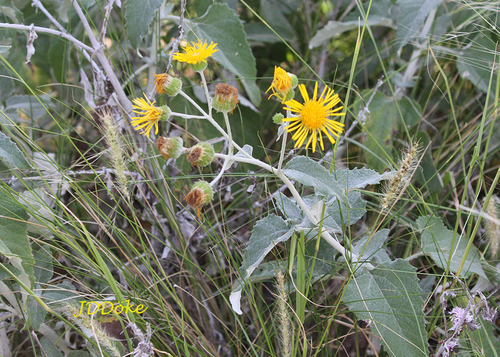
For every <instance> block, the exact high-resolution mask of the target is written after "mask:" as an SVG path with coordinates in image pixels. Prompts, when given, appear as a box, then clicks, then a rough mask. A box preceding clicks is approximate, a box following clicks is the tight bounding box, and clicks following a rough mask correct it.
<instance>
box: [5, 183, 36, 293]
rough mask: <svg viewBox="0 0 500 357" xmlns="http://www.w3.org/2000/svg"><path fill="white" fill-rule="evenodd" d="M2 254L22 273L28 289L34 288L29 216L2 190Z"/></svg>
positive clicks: (22, 279) (22, 278) (33, 261)
mask: <svg viewBox="0 0 500 357" xmlns="http://www.w3.org/2000/svg"><path fill="white" fill-rule="evenodd" d="M0 195H1V197H2V199H1V200H0V243H1V244H0V254H1V255H4V256H5V257H7V258H8V259H9V261H10V263H11V264H12V265H14V267H16V268H17V269H18V270H20V271H22V274H21V275H20V276H19V278H20V279H21V281H22V282H23V283H24V284H26V285H27V286H28V287H30V288H31V287H33V284H34V282H35V274H34V271H33V265H34V263H35V260H34V259H33V253H32V251H31V246H30V242H29V239H28V233H27V223H26V221H27V220H28V214H27V213H26V210H25V209H24V207H23V206H22V205H21V204H20V203H18V202H17V201H14V200H12V199H11V198H10V197H9V194H8V193H7V192H5V191H4V190H0Z"/></svg>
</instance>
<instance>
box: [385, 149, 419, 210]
mask: <svg viewBox="0 0 500 357" xmlns="http://www.w3.org/2000/svg"><path fill="white" fill-rule="evenodd" d="M419 156H420V143H419V142H417V141H415V142H413V143H410V144H409V145H408V147H407V149H406V151H405V153H404V155H403V157H402V158H401V160H400V161H399V164H398V166H399V168H398V170H397V171H393V172H391V173H390V174H388V175H386V177H387V178H388V179H389V180H390V181H389V182H388V183H387V184H386V185H385V187H384V190H385V193H384V196H383V199H382V204H381V206H382V209H384V210H386V209H388V208H389V206H390V205H391V204H393V203H395V200H397V199H398V195H399V193H400V192H401V190H402V189H403V188H404V187H405V186H406V184H407V183H408V181H409V180H410V178H411V176H412V174H413V172H414V171H415V169H416V168H417V164H418V162H419Z"/></svg>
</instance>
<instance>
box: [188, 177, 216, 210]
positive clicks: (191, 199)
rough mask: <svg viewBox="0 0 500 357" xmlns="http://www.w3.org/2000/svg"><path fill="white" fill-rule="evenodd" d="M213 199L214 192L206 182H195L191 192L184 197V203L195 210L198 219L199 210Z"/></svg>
mask: <svg viewBox="0 0 500 357" xmlns="http://www.w3.org/2000/svg"><path fill="white" fill-rule="evenodd" d="M213 198H214V190H213V189H212V187H211V186H210V184H209V183H208V182H207V181H202V180H200V181H197V182H196V183H195V184H194V185H193V187H192V188H191V191H189V193H188V194H187V195H186V197H185V198H184V201H186V202H187V204H188V205H189V206H191V207H193V208H194V209H195V210H196V213H197V214H198V218H200V210H201V208H202V207H203V206H204V205H206V204H207V203H209V202H210V201H212V199H213Z"/></svg>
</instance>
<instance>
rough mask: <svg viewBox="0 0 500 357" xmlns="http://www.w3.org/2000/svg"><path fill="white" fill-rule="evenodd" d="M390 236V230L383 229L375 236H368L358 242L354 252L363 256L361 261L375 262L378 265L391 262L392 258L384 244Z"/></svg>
mask: <svg viewBox="0 0 500 357" xmlns="http://www.w3.org/2000/svg"><path fill="white" fill-rule="evenodd" d="M388 234H389V230H388V229H381V230H380V231H378V232H376V233H375V234H373V236H366V237H363V238H361V239H360V240H359V241H357V242H356V244H355V246H354V248H353V249H352V252H353V253H354V254H357V255H359V256H361V259H362V260H363V259H368V260H372V259H373V260H375V261H376V262H377V263H379V264H381V263H385V262H389V261H390V260H391V258H389V255H387V253H386V251H385V249H384V243H385V241H386V239H387V236H388Z"/></svg>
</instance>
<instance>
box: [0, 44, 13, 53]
mask: <svg viewBox="0 0 500 357" xmlns="http://www.w3.org/2000/svg"><path fill="white" fill-rule="evenodd" d="M11 47H12V46H2V45H0V53H5V52H7V51H8V50H9V49H10V48H11Z"/></svg>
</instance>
